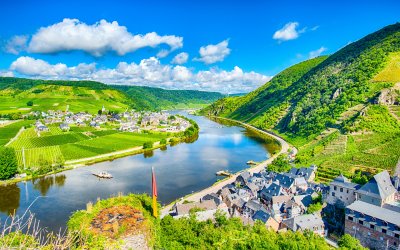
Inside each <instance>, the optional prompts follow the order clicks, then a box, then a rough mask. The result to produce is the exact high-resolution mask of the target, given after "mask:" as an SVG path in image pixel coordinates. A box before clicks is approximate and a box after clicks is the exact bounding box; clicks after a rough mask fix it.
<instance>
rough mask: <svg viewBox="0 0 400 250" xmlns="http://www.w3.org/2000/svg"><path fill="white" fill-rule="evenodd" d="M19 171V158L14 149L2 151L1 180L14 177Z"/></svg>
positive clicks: (0, 158) (0, 155)
mask: <svg viewBox="0 0 400 250" xmlns="http://www.w3.org/2000/svg"><path fill="white" fill-rule="evenodd" d="M17 170H18V163H17V157H16V155H15V151H14V149H12V148H3V149H0V180H6V179H9V178H11V177H13V176H14V175H15V174H16V173H17Z"/></svg>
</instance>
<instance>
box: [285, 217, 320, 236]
mask: <svg viewBox="0 0 400 250" xmlns="http://www.w3.org/2000/svg"><path fill="white" fill-rule="evenodd" d="M282 227H283V228H287V229H290V230H292V231H293V232H296V231H302V232H304V231H306V230H308V231H311V232H314V233H316V234H319V235H321V236H325V235H326V232H325V223H324V221H323V220H322V218H321V216H320V215H319V214H304V215H300V216H297V217H293V218H290V219H286V220H283V221H282Z"/></svg>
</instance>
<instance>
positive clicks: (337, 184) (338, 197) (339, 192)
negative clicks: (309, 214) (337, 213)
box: [326, 174, 360, 208]
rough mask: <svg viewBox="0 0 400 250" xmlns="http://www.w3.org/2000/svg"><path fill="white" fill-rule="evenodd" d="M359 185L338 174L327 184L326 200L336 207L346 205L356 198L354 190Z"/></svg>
mask: <svg viewBox="0 0 400 250" xmlns="http://www.w3.org/2000/svg"><path fill="white" fill-rule="evenodd" d="M359 188H360V185H358V184H355V183H352V182H350V180H349V179H347V178H346V177H344V176H343V175H342V174H340V175H339V176H338V177H336V178H335V179H334V180H333V181H332V182H331V183H330V184H329V193H328V195H327V198H326V202H327V203H329V204H331V205H335V206H338V207H343V208H344V207H346V206H348V205H350V204H351V203H353V202H354V201H355V200H356V190H358V189H359Z"/></svg>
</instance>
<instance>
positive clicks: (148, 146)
mask: <svg viewBox="0 0 400 250" xmlns="http://www.w3.org/2000/svg"><path fill="white" fill-rule="evenodd" d="M148 148H153V142H151V141H148V142H145V143H143V149H148Z"/></svg>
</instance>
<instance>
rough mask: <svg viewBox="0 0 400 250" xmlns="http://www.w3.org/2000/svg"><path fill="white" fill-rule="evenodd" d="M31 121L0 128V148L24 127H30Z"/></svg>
mask: <svg viewBox="0 0 400 250" xmlns="http://www.w3.org/2000/svg"><path fill="white" fill-rule="evenodd" d="M30 124H32V121H25V120H23V121H18V122H14V123H11V124H9V125H7V126H4V127H0V147H1V146H4V145H6V144H7V143H8V142H9V141H10V140H11V139H12V138H13V137H14V136H15V135H16V134H17V133H18V131H19V130H20V129H21V127H24V126H30Z"/></svg>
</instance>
